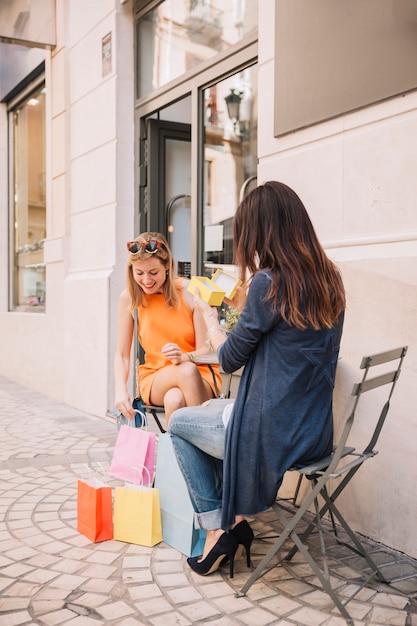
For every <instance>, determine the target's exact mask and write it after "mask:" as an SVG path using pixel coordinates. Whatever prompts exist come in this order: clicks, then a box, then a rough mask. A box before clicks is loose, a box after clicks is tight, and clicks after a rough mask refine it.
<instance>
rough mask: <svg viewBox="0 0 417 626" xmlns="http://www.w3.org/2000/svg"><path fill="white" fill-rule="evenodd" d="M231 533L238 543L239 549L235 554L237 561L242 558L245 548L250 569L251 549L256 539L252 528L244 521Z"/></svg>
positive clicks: (231, 530)
mask: <svg viewBox="0 0 417 626" xmlns="http://www.w3.org/2000/svg"><path fill="white" fill-rule="evenodd" d="M230 533H231V534H232V535H234V537H235V539H236V541H237V543H238V549H237V551H236V554H235V559H239V558H240V557H241V556H242V553H243V548H245V551H246V565H247V566H248V567H250V547H251V543H252V541H253V537H254V534H253V530H252V528H251V527H250V526H249V524H248V522H247V521H246V520H245V519H244V520H242V521H241V522H239V523H238V524H236V526H235V527H234V528H231V529H230Z"/></svg>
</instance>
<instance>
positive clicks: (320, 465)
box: [296, 446, 355, 476]
mask: <svg viewBox="0 0 417 626" xmlns="http://www.w3.org/2000/svg"><path fill="white" fill-rule="evenodd" d="M354 451H355V448H352V447H351V446H345V447H344V448H343V451H342V455H341V458H343V457H345V456H348V455H349V454H352V453H353V452H354ZM332 459H333V454H329V455H328V456H326V457H324V458H323V459H320V460H319V461H316V462H315V463H311V464H310V465H305V466H304V467H298V468H296V469H297V471H298V472H300V474H304V476H314V474H317V473H318V472H319V471H321V470H324V469H326V468H327V467H328V466H329V465H330V463H331V462H332Z"/></svg>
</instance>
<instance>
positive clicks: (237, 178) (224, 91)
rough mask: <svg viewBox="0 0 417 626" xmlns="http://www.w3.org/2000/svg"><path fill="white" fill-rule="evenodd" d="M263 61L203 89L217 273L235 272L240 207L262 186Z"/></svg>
mask: <svg viewBox="0 0 417 626" xmlns="http://www.w3.org/2000/svg"><path fill="white" fill-rule="evenodd" d="M257 69H258V68H257V65H252V66H251V67H248V68H246V69H244V70H242V71H240V72H238V73H237V74H235V75H233V76H231V77H229V78H227V79H225V80H222V81H220V82H218V83H216V84H214V85H213V86H211V87H209V88H207V89H205V90H204V92H203V104H204V118H203V119H204V144H203V151H204V157H203V163H204V172H203V198H204V207H203V241H204V244H203V246H204V247H203V265H204V273H205V274H206V275H207V276H211V275H212V274H213V272H214V271H215V270H216V269H217V268H219V267H221V268H222V269H224V270H226V271H233V267H232V264H233V233H232V221H233V216H234V213H235V211H236V208H237V206H238V204H239V202H240V200H241V198H242V197H243V195H245V194H246V193H247V192H248V191H250V190H251V189H253V187H254V186H256V184H257V181H256V172H257V141H258V98H257V80H258V71H257Z"/></svg>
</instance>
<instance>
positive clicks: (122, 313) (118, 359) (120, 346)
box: [114, 289, 135, 419]
mask: <svg viewBox="0 0 417 626" xmlns="http://www.w3.org/2000/svg"><path fill="white" fill-rule="evenodd" d="M133 327H134V322H133V317H132V312H131V310H130V296H129V292H128V291H127V289H125V290H124V291H122V293H121V294H120V297H119V312H118V321H117V344H116V353H115V356H114V381H115V398H114V403H115V406H116V408H117V409H118V410H119V411H120V412H121V413H123V415H124V416H125V417H127V418H128V419H133V418H134V417H135V411H134V410H133V408H132V400H131V397H130V394H129V391H128V389H127V381H128V378H129V372H130V351H131V348H132V337H133Z"/></svg>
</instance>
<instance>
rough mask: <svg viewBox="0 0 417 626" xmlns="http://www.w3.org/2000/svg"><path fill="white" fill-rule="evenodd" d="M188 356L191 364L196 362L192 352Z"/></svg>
mask: <svg viewBox="0 0 417 626" xmlns="http://www.w3.org/2000/svg"><path fill="white" fill-rule="evenodd" d="M187 356H188V358H189V359H190V361H191V363H194V362H195V359H194V354H193V353H192V352H187Z"/></svg>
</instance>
